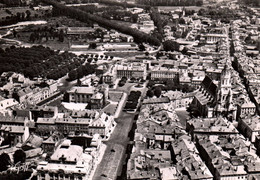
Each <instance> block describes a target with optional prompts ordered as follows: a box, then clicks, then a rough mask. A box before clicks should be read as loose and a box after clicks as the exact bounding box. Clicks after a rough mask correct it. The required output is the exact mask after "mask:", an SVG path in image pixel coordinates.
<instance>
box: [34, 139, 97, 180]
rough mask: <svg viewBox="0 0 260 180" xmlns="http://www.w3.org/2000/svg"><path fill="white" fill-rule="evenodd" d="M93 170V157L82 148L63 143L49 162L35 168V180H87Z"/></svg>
mask: <svg viewBox="0 0 260 180" xmlns="http://www.w3.org/2000/svg"><path fill="white" fill-rule="evenodd" d="M92 168H93V157H92V156H91V155H90V154H88V153H85V150H84V149H83V147H81V146H79V145H73V144H72V142H71V141H70V140H65V141H63V142H62V143H61V144H60V145H59V146H58V147H57V149H56V150H55V151H54V153H53V154H52V155H51V157H50V160H49V161H42V162H40V163H39V165H38V166H37V174H38V175H37V179H38V180H43V179H66V180H69V179H82V180H87V179H88V177H89V175H90V173H91V171H92Z"/></svg>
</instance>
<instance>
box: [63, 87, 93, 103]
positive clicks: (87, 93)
mask: <svg viewBox="0 0 260 180" xmlns="http://www.w3.org/2000/svg"><path fill="white" fill-rule="evenodd" d="M67 93H68V94H69V102H73V103H89V102H90V99H91V97H92V96H93V94H94V93H95V88H94V87H85V86H82V87H80V86H74V87H72V88H71V89H70V90H69V91H67Z"/></svg>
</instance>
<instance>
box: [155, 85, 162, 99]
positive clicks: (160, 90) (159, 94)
mask: <svg viewBox="0 0 260 180" xmlns="http://www.w3.org/2000/svg"><path fill="white" fill-rule="evenodd" d="M161 94H162V89H161V88H160V87H156V88H155V90H154V95H155V96H156V97H157V98H159V97H160V96H161Z"/></svg>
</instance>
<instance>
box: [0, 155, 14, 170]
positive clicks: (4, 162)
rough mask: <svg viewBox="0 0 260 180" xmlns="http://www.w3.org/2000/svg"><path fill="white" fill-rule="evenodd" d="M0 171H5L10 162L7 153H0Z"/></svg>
mask: <svg viewBox="0 0 260 180" xmlns="http://www.w3.org/2000/svg"><path fill="white" fill-rule="evenodd" d="M0 159H1V161H0V171H5V170H7V169H8V166H9V165H10V164H11V160H10V157H9V155H8V154H6V153H2V154H1V155H0Z"/></svg>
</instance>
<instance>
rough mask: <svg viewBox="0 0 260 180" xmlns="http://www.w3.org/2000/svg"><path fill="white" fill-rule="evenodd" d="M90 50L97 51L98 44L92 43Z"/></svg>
mask: <svg viewBox="0 0 260 180" xmlns="http://www.w3.org/2000/svg"><path fill="white" fill-rule="evenodd" d="M89 48H90V49H96V48H97V44H96V43H90V44H89Z"/></svg>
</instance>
